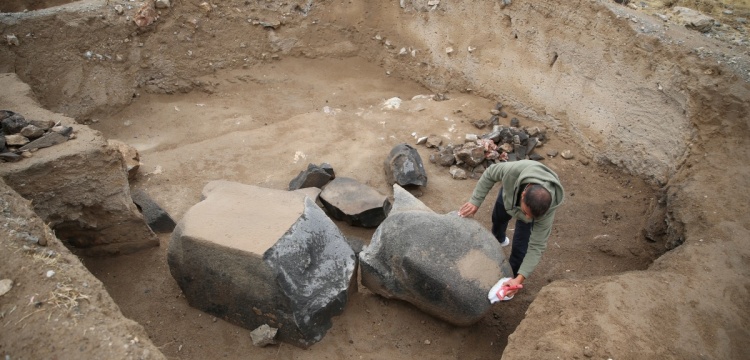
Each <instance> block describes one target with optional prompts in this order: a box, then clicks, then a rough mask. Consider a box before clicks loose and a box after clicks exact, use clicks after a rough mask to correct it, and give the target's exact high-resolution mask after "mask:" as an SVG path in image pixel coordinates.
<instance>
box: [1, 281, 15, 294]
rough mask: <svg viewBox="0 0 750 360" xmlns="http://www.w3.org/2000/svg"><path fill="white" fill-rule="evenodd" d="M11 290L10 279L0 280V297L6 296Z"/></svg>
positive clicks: (11, 283)
mask: <svg viewBox="0 0 750 360" xmlns="http://www.w3.org/2000/svg"><path fill="white" fill-rule="evenodd" d="M12 288H13V280H11V279H2V280H0V296H3V295H5V294H7V293H8V292H9V291H10V289H12Z"/></svg>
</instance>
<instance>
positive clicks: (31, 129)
mask: <svg viewBox="0 0 750 360" xmlns="http://www.w3.org/2000/svg"><path fill="white" fill-rule="evenodd" d="M20 134H21V135H23V136H25V137H27V138H29V139H37V138H40V137H42V135H44V130H43V129H41V128H39V127H37V126H35V125H26V126H25V127H24V128H23V129H21V131H20Z"/></svg>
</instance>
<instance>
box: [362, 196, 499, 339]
mask: <svg viewBox="0 0 750 360" xmlns="http://www.w3.org/2000/svg"><path fill="white" fill-rule="evenodd" d="M393 192H394V197H395V201H394V203H393V208H392V209H391V212H390V213H389V215H388V217H387V218H386V219H385V221H383V223H382V224H380V226H379V227H378V228H377V230H376V231H375V234H373V236H372V240H371V241H370V244H369V245H368V246H366V247H365V249H364V250H363V251H362V252H361V253H360V254H359V259H360V266H361V270H360V271H361V275H362V285H364V286H365V287H367V288H368V289H370V290H372V291H373V292H375V293H377V294H379V295H382V296H384V297H387V298H396V299H400V300H404V301H407V302H409V303H411V304H413V305H414V306H416V307H417V308H419V309H421V310H422V311H424V312H426V313H428V314H431V315H433V316H435V317H437V318H439V319H442V320H444V321H447V322H449V323H451V324H454V325H458V326H467V325H471V324H473V323H475V322H477V321H478V320H480V319H481V318H482V317H483V316H485V315H486V314H487V312H489V311H490V307H491V305H490V302H489V300H488V299H487V293H488V292H489V290H490V288H492V286H493V285H494V284H495V283H496V282H497V281H498V280H499V279H500V278H502V277H507V276H511V273H512V271H511V269H510V266H509V265H508V262H507V261H506V259H505V256H504V254H503V251H502V250H501V248H500V244H499V243H498V242H497V240H496V239H495V238H494V236H493V235H492V234H491V233H490V232H489V231H488V230H487V229H485V228H484V227H483V226H482V225H481V224H479V223H478V222H477V221H476V220H473V219H467V218H461V217H459V216H458V215H457V214H456V213H455V212H452V213H449V214H445V215H441V214H437V213H435V212H433V211H432V210H431V209H430V208H428V207H427V206H425V205H424V204H423V203H422V202H421V201H419V200H417V199H416V198H415V197H413V196H412V195H411V194H409V193H408V192H407V191H405V190H404V189H402V188H401V187H399V186H397V185H394V186H393Z"/></svg>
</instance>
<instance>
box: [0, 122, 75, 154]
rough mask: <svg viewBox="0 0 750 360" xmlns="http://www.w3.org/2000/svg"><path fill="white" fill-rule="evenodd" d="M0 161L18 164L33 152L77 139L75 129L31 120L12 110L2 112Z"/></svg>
mask: <svg viewBox="0 0 750 360" xmlns="http://www.w3.org/2000/svg"><path fill="white" fill-rule="evenodd" d="M0 123H1V124H2V128H0V161H3V162H16V161H19V160H21V159H23V158H27V157H31V156H32V152H34V151H36V150H38V149H41V148H46V147H50V146H53V145H57V144H61V143H64V142H66V141H68V140H69V139H73V138H75V134H74V133H73V128H72V127H70V126H64V125H60V124H59V123H58V124H56V123H55V122H54V121H49V120H31V119H26V118H25V117H23V115H21V114H18V113H15V112H13V111H10V110H0Z"/></svg>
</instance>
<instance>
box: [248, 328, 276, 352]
mask: <svg viewBox="0 0 750 360" xmlns="http://www.w3.org/2000/svg"><path fill="white" fill-rule="evenodd" d="M278 331H279V329H277V328H272V327H270V326H268V325H267V324H263V325H261V326H258V327H257V328H256V329H255V330H253V331H251V332H250V338H252V339H253V345H255V346H257V347H264V346H266V345H272V344H276V340H274V338H275V337H276V332H278Z"/></svg>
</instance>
